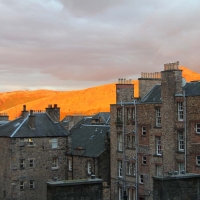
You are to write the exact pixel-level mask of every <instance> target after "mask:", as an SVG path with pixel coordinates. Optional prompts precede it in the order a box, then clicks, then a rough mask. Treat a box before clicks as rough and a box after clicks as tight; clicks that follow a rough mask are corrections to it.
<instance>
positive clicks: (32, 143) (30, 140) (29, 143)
mask: <svg viewBox="0 0 200 200" xmlns="http://www.w3.org/2000/svg"><path fill="white" fill-rule="evenodd" d="M28 145H29V146H34V142H33V138H28Z"/></svg>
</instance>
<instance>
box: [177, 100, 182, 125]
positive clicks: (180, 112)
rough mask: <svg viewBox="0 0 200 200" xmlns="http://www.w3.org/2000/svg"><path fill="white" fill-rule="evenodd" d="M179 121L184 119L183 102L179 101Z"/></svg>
mask: <svg viewBox="0 0 200 200" xmlns="http://www.w3.org/2000/svg"><path fill="white" fill-rule="evenodd" d="M177 107H178V121H183V102H177Z"/></svg>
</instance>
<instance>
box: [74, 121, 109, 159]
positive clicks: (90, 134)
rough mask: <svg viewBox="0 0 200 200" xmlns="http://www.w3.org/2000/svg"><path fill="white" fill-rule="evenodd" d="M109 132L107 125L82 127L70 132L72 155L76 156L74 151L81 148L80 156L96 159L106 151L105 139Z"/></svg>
mask: <svg viewBox="0 0 200 200" xmlns="http://www.w3.org/2000/svg"><path fill="white" fill-rule="evenodd" d="M109 131H110V126H108V125H84V124H82V126H81V127H80V128H78V129H76V130H74V131H73V132H71V141H72V142H71V147H72V152H71V153H72V154H74V155H77V151H76V149H80V147H82V148H83V150H82V153H81V155H83V156H89V157H98V156H99V155H100V154H101V153H103V152H104V151H105V149H106V146H105V138H106V134H107V132H109Z"/></svg>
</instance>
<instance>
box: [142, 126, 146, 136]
mask: <svg viewBox="0 0 200 200" xmlns="http://www.w3.org/2000/svg"><path fill="white" fill-rule="evenodd" d="M146 134H147V130H146V127H144V126H143V127H142V135H143V136H146Z"/></svg>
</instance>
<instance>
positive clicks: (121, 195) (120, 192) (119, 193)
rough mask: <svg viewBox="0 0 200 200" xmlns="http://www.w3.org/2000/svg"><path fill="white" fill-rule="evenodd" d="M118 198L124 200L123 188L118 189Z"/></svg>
mask: <svg viewBox="0 0 200 200" xmlns="http://www.w3.org/2000/svg"><path fill="white" fill-rule="evenodd" d="M118 197H119V200H123V190H122V187H118Z"/></svg>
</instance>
